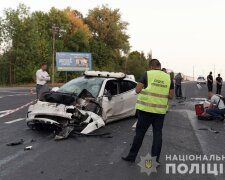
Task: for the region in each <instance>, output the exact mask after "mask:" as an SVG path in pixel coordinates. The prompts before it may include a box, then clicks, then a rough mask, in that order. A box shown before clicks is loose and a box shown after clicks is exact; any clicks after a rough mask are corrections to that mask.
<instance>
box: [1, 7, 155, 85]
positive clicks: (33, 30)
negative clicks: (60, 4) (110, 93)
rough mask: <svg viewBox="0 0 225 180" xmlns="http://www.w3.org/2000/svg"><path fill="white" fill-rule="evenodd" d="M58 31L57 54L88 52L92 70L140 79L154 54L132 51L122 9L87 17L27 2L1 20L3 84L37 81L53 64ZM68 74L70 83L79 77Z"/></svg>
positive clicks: (59, 74)
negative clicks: (37, 7)
mask: <svg viewBox="0 0 225 180" xmlns="http://www.w3.org/2000/svg"><path fill="white" fill-rule="evenodd" d="M53 26H56V27H58V31H57V33H56V40H55V50H56V51H57V52H90V53H92V59H93V60H92V67H93V69H94V70H105V71H114V72H118V71H122V72H126V73H128V74H134V75H135V77H136V78H139V77H140V76H141V74H142V73H143V72H144V71H146V69H147V67H148V60H149V59H150V58H151V55H149V56H148V57H145V55H144V53H143V52H138V51H133V52H130V48H131V47H130V43H129V38H130V37H129V35H128V34H127V26H128V23H127V22H125V21H123V20H122V18H121V13H120V10H119V9H112V8H110V7H108V6H104V5H103V6H101V7H96V8H93V9H90V10H89V11H88V14H87V16H84V15H83V14H82V13H81V12H79V11H78V10H76V9H72V8H70V7H68V8H66V9H63V10H62V9H57V8H54V7H52V8H51V9H50V10H49V11H48V12H43V11H34V12H31V11H30V8H29V7H27V6H26V5H24V4H19V5H18V7H17V8H15V9H12V8H8V9H5V10H4V14H3V16H2V17H0V84H2V85H6V84H21V83H33V82H35V72H36V70H37V69H38V68H39V67H40V64H41V63H42V62H47V63H48V65H49V67H50V68H49V73H50V74H52V72H51V66H52V37H53V29H52V27H53ZM78 75H79V74H78V73H74V72H70V73H68V79H72V78H74V77H76V76H78ZM55 81H56V82H65V72H55Z"/></svg>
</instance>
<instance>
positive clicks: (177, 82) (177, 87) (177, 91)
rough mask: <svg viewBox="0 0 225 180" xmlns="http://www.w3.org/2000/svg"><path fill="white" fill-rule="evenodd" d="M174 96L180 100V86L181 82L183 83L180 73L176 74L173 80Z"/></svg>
mask: <svg viewBox="0 0 225 180" xmlns="http://www.w3.org/2000/svg"><path fill="white" fill-rule="evenodd" d="M174 80H175V95H176V98H182V86H181V82H182V81H183V77H182V75H181V73H178V74H177V75H176V76H175V78H174Z"/></svg>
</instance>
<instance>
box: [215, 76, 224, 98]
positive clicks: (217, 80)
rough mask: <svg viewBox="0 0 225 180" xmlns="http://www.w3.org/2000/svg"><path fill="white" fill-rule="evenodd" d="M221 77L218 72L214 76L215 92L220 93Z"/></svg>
mask: <svg viewBox="0 0 225 180" xmlns="http://www.w3.org/2000/svg"><path fill="white" fill-rule="evenodd" d="M222 84H223V79H222V78H221V77H220V74H218V77H217V78H216V94H221V89H222Z"/></svg>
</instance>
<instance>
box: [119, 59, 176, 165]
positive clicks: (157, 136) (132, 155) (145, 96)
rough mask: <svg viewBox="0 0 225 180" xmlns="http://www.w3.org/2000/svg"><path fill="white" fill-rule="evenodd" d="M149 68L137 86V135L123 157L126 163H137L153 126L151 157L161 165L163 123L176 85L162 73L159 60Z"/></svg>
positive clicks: (155, 60)
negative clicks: (145, 137) (146, 135)
mask: <svg viewBox="0 0 225 180" xmlns="http://www.w3.org/2000/svg"><path fill="white" fill-rule="evenodd" d="M149 66H150V70H149V71H147V72H145V74H144V75H143V76H142V77H141V79H140V81H139V83H138V84H137V86H136V93H137V94H138V98H137V104H136V109H137V110H138V111H137V113H138V121H137V125H136V135H135V136H134V139H133V144H132V147H131V149H130V152H129V154H128V155H127V156H126V157H122V159H123V160H125V161H130V162H134V161H135V159H136V156H137V154H138V151H139V149H140V147H141V145H142V141H143V139H144V136H145V133H146V131H147V130H148V128H149V126H150V125H152V128H153V144H152V151H151V155H152V157H156V161H157V162H158V163H159V157H160V153H161V148H162V128H163V122H164V117H165V114H166V113H167V110H168V99H172V98H173V94H174V83H173V81H171V78H170V75H169V74H167V73H165V72H163V71H161V63H160V62H159V60H157V59H152V60H151V61H150V63H149Z"/></svg>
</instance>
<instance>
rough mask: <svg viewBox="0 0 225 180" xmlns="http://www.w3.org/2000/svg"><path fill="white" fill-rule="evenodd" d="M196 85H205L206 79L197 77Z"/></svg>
mask: <svg viewBox="0 0 225 180" xmlns="http://www.w3.org/2000/svg"><path fill="white" fill-rule="evenodd" d="M197 84H206V79H205V77H204V76H199V77H198V78H197Z"/></svg>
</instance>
